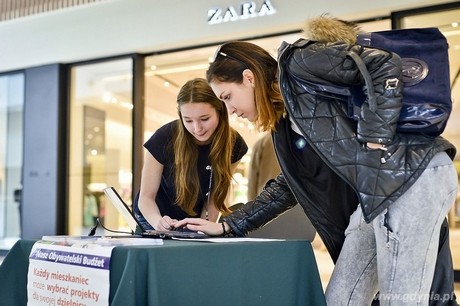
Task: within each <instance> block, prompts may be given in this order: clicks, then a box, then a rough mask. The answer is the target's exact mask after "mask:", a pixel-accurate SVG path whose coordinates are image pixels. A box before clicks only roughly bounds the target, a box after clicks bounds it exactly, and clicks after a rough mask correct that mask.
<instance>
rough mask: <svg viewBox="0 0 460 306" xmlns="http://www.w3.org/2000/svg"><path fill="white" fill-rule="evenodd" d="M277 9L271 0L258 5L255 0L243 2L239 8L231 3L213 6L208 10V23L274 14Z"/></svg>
mask: <svg viewBox="0 0 460 306" xmlns="http://www.w3.org/2000/svg"><path fill="white" fill-rule="evenodd" d="M275 13H276V9H275V8H274V7H273V5H272V4H271V2H270V0H266V1H263V2H262V4H261V5H257V4H256V2H255V1H249V2H243V3H242V4H241V5H240V6H239V7H238V9H236V8H235V7H234V6H232V5H230V6H228V7H226V8H220V7H217V8H212V9H209V10H208V24H218V23H223V22H230V21H238V20H244V19H249V18H254V17H262V16H268V15H273V14H275Z"/></svg>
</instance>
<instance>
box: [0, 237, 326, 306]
mask: <svg viewBox="0 0 460 306" xmlns="http://www.w3.org/2000/svg"><path fill="white" fill-rule="evenodd" d="M146 239H148V238H146ZM229 239H231V238H229ZM35 242H36V241H35V240H19V241H18V242H17V243H16V244H15V245H14V246H13V247H12V249H11V250H10V251H9V253H8V254H7V256H6V257H5V259H4V261H3V263H2V265H1V266H0V284H1V285H0V301H2V303H4V305H9V306H14V305H26V304H27V273H28V266H29V254H30V250H31V248H32V246H33V245H34V243H35ZM109 301H110V305H121V306H126V305H264V306H266V305H315V306H318V305H325V300H324V293H323V289H322V285H321V280H320V277H319V273H318V268H317V264H316V260H315V256H314V253H313V250H312V247H311V244H310V242H308V241H304V240H286V241H269V240H267V241H242V242H228V243H211V242H195V241H178V240H164V243H163V244H162V245H145V246H144V245H130V246H118V247H115V248H114V249H113V251H112V255H111V260H110V293H109Z"/></svg>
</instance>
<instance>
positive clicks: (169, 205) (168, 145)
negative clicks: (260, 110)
mask: <svg viewBox="0 0 460 306" xmlns="http://www.w3.org/2000/svg"><path fill="white" fill-rule="evenodd" d="M177 124H180V122H179V120H175V121H172V122H169V123H167V124H165V125H164V126H162V127H161V128H159V129H158V130H157V131H156V132H155V133H154V134H153V135H152V137H150V139H149V140H147V142H146V143H145V144H144V147H145V148H146V149H147V150H148V151H149V152H150V154H152V156H153V157H155V159H156V160H157V161H158V162H160V163H161V164H162V165H163V166H164V167H163V173H162V175H161V183H160V187H159V189H158V193H157V197H156V203H157V205H158V208H159V209H160V213H161V215H162V216H164V215H168V216H170V217H171V218H173V219H178V220H180V219H183V218H187V217H197V216H199V215H200V213H201V211H202V209H203V204H204V203H205V200H206V199H207V197H206V194H207V192H208V189H209V181H210V175H211V171H210V169H207V167H208V166H209V165H210V164H211V163H210V162H209V153H210V150H211V144H209V145H202V146H198V163H197V171H198V177H199V180H200V189H201V190H200V194H199V195H198V200H197V203H196V205H195V208H194V211H195V212H196V215H195V216H190V215H188V214H187V213H186V212H184V211H183V210H182V209H181V208H180V207H179V206H178V205H177V204H176V203H175V200H176V188H175V182H174V151H173V150H174V148H173V146H174V143H173V136H174V131H175V129H176V128H177ZM247 151H248V146H247V145H246V143H245V141H244V139H243V137H241V135H240V134H237V138H236V141H235V143H234V145H233V150H232V158H231V161H232V163H235V162H237V161H239V160H240V159H241V158H242V157H243V156H244V154H246V152H247ZM136 204H137V203H136ZM134 209H135V211H136V213H138V214H140V212H139V209H138V207H137V205H135V208H134Z"/></svg>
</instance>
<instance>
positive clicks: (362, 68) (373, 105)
mask: <svg viewBox="0 0 460 306" xmlns="http://www.w3.org/2000/svg"><path fill="white" fill-rule="evenodd" d="M347 55H348V56H349V57H350V58H351V59H352V60H353V61H354V62H355V64H356V66H357V67H358V70H359V72H360V73H361V75H362V76H363V78H364V83H365V84H366V88H367V97H368V99H369V100H368V101H369V110H370V111H372V112H375V111H377V95H376V94H375V90H374V84H373V83H372V78H371V75H370V73H369V71H368V70H367V67H366V65H365V64H364V61H363V60H362V58H361V57H360V56H359V55H358V54H356V53H355V52H353V51H350V52H348V54H347Z"/></svg>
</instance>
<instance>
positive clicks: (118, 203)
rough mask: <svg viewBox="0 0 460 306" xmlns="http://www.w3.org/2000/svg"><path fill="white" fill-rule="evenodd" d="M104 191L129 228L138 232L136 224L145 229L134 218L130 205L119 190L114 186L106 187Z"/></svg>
mask: <svg viewBox="0 0 460 306" xmlns="http://www.w3.org/2000/svg"><path fill="white" fill-rule="evenodd" d="M104 193H105V194H106V196H107V197H108V198H109V200H110V201H111V202H112V204H113V206H115V208H116V209H117V210H118V212H119V213H120V214H121V215H122V217H123V219H124V220H125V221H126V223H127V224H128V226H129V228H130V229H131V230H132V231H133V233H134V232H136V226H139V228H140V229H141V230H142V231H144V230H143V228H142V226H141V225H140V224H139V222H137V220H136V218H134V215H133V212H132V211H131V209H130V208H129V207H128V205H127V204H126V203H125V202H124V201H123V199H122V198H121V197H120V195H119V194H118V192H117V191H116V190H115V188H113V187H107V188H105V189H104Z"/></svg>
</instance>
